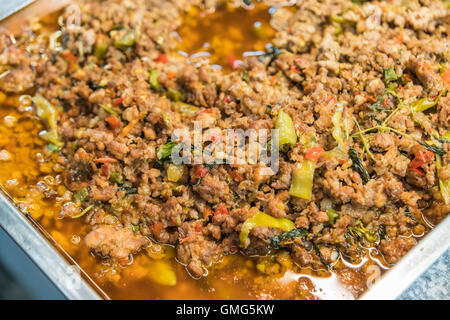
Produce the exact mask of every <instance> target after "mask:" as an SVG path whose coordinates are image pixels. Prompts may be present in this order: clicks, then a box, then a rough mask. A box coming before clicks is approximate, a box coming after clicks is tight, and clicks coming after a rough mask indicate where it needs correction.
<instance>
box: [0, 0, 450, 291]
mask: <svg viewBox="0 0 450 320" xmlns="http://www.w3.org/2000/svg"><path fill="white" fill-rule="evenodd" d="M52 1H53V2H55V0H52ZM59 1H60V3H61V2H63V1H64V0H59ZM19 2H20V3H21V7H22V6H25V5H26V4H28V3H31V2H34V0H18V1H17V0H16V1H15V4H16V9H17V8H18V7H17V4H18V3H19ZM50 2H51V1H50ZM13 3H14V1H11V2H7V3H3V2H2V4H1V5H0V18H1V17H2V14H4V16H7V15H8V14H9V12H10V10H13V8H12V4H13ZM8 4H9V5H8ZM14 11H15V10H14ZM0 227H1V228H3V229H4V230H5V231H6V233H7V234H9V236H10V237H11V238H12V239H13V240H14V241H15V242H16V243H17V244H18V246H19V247H21V248H22V250H24V252H25V253H26V254H27V255H28V256H29V257H30V258H31V260H32V261H33V262H34V263H35V264H36V265H37V266H38V267H39V268H40V269H41V270H42V271H43V272H44V274H45V275H47V277H48V278H49V279H50V281H52V282H53V284H54V285H55V286H56V287H57V288H58V289H59V290H60V291H61V292H62V293H63V294H64V295H65V296H66V297H67V298H68V299H108V296H107V295H106V294H105V293H104V292H103V291H102V290H101V289H100V288H99V287H98V286H97V285H96V284H95V282H94V281H92V280H91V279H90V278H89V276H88V275H87V274H86V273H85V272H84V271H83V270H81V269H80V268H79V267H78V266H77V264H76V262H75V261H74V260H73V259H72V258H71V257H70V256H69V255H68V254H67V253H65V252H64V250H63V249H62V248H61V247H60V246H59V244H58V243H56V242H55V241H54V240H52V239H51V237H50V236H49V235H48V233H47V232H46V231H45V230H44V229H42V228H41V227H40V226H39V224H37V223H36V222H35V221H34V220H33V219H32V218H31V217H30V216H29V215H27V214H26V213H23V212H20V211H19V209H18V208H17V207H16V206H15V205H14V204H13V201H12V200H11V199H10V198H9V197H8V196H7V195H6V194H5V193H3V192H2V191H1V190H0ZM449 247H450V216H449V217H447V218H446V219H445V220H444V221H442V222H441V223H440V224H439V225H438V226H437V227H436V228H435V229H434V230H432V231H431V232H430V233H429V234H428V235H427V236H426V237H425V238H424V239H422V240H421V241H420V242H419V243H418V244H417V245H416V247H414V248H413V249H412V250H411V251H410V252H409V253H408V254H407V255H406V256H404V257H403V258H402V259H401V260H400V262H399V263H397V264H396V265H395V266H394V267H393V268H392V269H391V270H389V271H388V272H387V273H386V274H384V275H383V277H382V278H381V279H380V280H378V281H377V282H376V283H375V284H374V285H373V286H372V287H371V288H370V289H369V290H368V291H367V292H366V293H365V294H364V295H363V296H362V297H361V299H395V298H396V297H398V296H399V295H400V294H401V293H402V292H403V291H404V290H405V289H407V288H408V287H409V286H410V285H411V284H412V283H413V282H414V281H415V280H416V279H417V278H418V277H419V276H420V275H421V274H422V273H423V272H424V271H425V270H426V269H427V268H428V267H429V266H431V264H432V263H433V262H434V261H435V260H436V259H437V258H439V256H441V255H442V254H443V253H444V252H445V251H446V250H447V249H448V248H449Z"/></svg>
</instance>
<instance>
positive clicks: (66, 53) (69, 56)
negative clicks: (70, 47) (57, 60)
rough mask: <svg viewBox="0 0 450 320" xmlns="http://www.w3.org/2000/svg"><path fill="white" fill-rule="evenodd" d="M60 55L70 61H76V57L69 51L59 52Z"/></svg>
mask: <svg viewBox="0 0 450 320" xmlns="http://www.w3.org/2000/svg"><path fill="white" fill-rule="evenodd" d="M61 57H63V59H64V60H67V61H71V62H77V61H78V58H77V57H75V56H74V55H73V54H72V53H71V52H70V51H63V52H61Z"/></svg>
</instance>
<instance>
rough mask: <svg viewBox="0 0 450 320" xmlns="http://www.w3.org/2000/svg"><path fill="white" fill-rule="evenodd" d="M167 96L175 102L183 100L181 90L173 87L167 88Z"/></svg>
mask: <svg viewBox="0 0 450 320" xmlns="http://www.w3.org/2000/svg"><path fill="white" fill-rule="evenodd" d="M166 97H167V98H169V99H170V100H172V101H175V102H178V101H181V100H183V95H182V94H181V92H180V91H178V90H175V89H171V88H169V89H168V90H167V92H166Z"/></svg>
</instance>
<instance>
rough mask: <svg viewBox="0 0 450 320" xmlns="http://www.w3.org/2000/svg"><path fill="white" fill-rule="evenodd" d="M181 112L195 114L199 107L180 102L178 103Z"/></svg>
mask: <svg viewBox="0 0 450 320" xmlns="http://www.w3.org/2000/svg"><path fill="white" fill-rule="evenodd" d="M177 105H178V107H179V110H180V112H181V113H184V114H189V115H193V114H195V113H197V112H198V110H199V108H198V107H196V106H194V105H192V104H188V103H184V102H178V103H177Z"/></svg>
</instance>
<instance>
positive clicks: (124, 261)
mask: <svg viewBox="0 0 450 320" xmlns="http://www.w3.org/2000/svg"><path fill="white" fill-rule="evenodd" d="M130 262H131V260H130V258H128V257H127V258H123V259H120V260H119V264H120V265H121V266H122V267H125V266H126V265H128V264H129V263H130Z"/></svg>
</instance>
